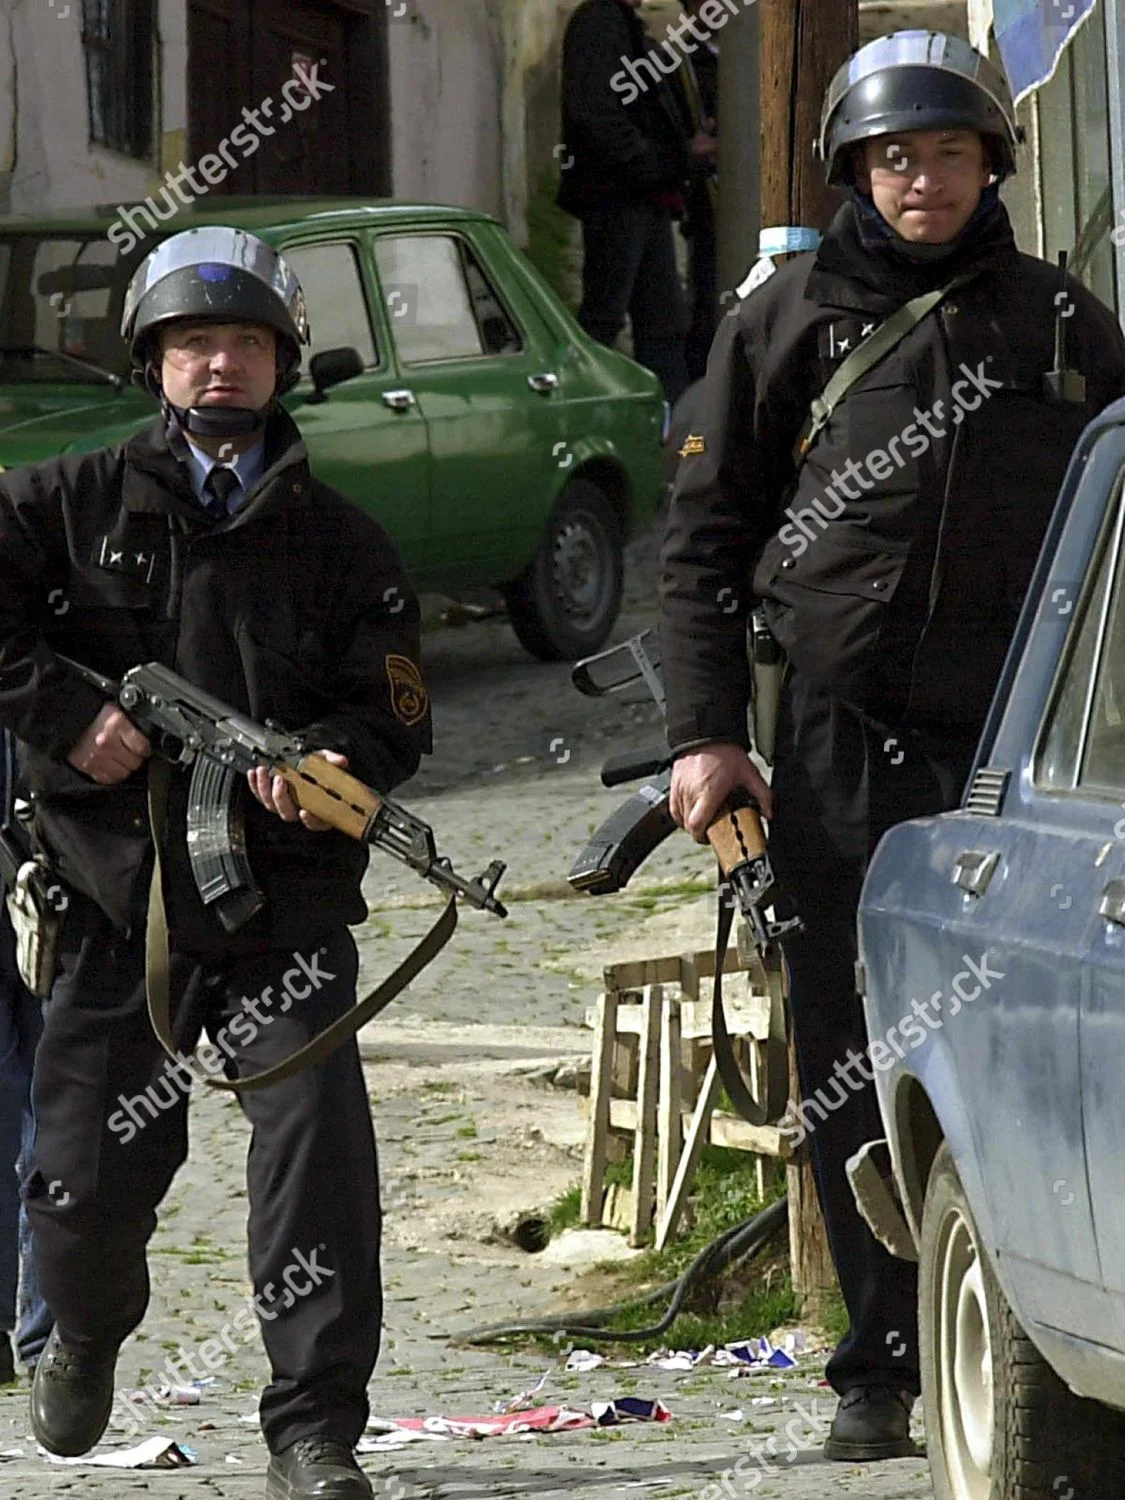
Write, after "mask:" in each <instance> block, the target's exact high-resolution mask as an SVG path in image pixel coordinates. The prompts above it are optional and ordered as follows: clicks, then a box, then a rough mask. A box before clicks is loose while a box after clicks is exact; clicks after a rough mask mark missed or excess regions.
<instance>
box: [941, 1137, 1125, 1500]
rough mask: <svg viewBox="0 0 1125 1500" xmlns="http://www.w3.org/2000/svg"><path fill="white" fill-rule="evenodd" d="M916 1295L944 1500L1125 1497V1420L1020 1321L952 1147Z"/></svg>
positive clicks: (944, 1154) (945, 1152) (945, 1156)
mask: <svg viewBox="0 0 1125 1500" xmlns="http://www.w3.org/2000/svg"><path fill="white" fill-rule="evenodd" d="M918 1290H919V1301H918V1312H919V1317H918V1325H919V1339H920V1353H921V1371H922V1404H923V1409H924V1412H925V1422H926V1448H927V1452H928V1454H929V1460H930V1471H931V1475H932V1478H933V1483H934V1495H935V1497H936V1500H1103V1497H1105V1496H1107V1495H1120V1494H1123V1493H1125V1416H1123V1415H1122V1414H1121V1413H1120V1412H1116V1411H1112V1410H1110V1409H1109V1408H1108V1407H1105V1406H1102V1405H1101V1404H1100V1403H1099V1402H1097V1401H1086V1400H1083V1399H1082V1398H1081V1397H1078V1396H1076V1395H1074V1393H1073V1392H1072V1391H1071V1390H1070V1389H1069V1388H1068V1387H1067V1386H1066V1385H1064V1383H1063V1382H1062V1381H1061V1380H1060V1379H1059V1377H1058V1376H1057V1375H1056V1374H1055V1372H1054V1370H1052V1369H1051V1367H1050V1365H1049V1364H1048V1363H1047V1362H1046V1360H1045V1359H1044V1358H1043V1357H1042V1355H1041V1354H1040V1353H1039V1351H1038V1349H1036V1347H1035V1345H1034V1344H1033V1343H1032V1342H1031V1340H1030V1339H1029V1338H1028V1336H1027V1334H1026V1333H1024V1331H1023V1329H1022V1328H1021V1327H1020V1325H1019V1323H1018V1322H1017V1321H1016V1318H1015V1315H1014V1313H1013V1312H1012V1309H1011V1308H1010V1307H1009V1306H1008V1303H1007V1301H1006V1299H1005V1297H1004V1293H1003V1292H1002V1291H1001V1289H1000V1284H999V1282H998V1281H997V1280H996V1277H995V1275H994V1273H993V1271H992V1267H991V1266H990V1264H989V1262H988V1257H987V1256H986V1255H985V1253H984V1250H983V1247H982V1246H981V1243H980V1236H979V1235H978V1233H977V1230H976V1225H975V1224H974V1222H973V1215H972V1210H971V1209H970V1207H969V1202H968V1199H967V1198H966V1196H965V1190H964V1188H963V1187H962V1186H961V1181H960V1178H959V1177H958V1175H957V1169H956V1167H955V1166H954V1164H953V1157H952V1154H951V1153H950V1150H949V1147H948V1146H947V1145H943V1146H942V1147H941V1149H940V1151H939V1152H938V1154H937V1157H936V1158H935V1160H934V1165H933V1170H932V1171H931V1173H930V1180H929V1185H928V1188H927V1190H926V1203H925V1208H924V1210H923V1215H922V1242H921V1246H920V1251H919V1268H918Z"/></svg>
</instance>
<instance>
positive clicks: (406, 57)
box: [387, 0, 504, 215]
mask: <svg viewBox="0 0 1125 1500" xmlns="http://www.w3.org/2000/svg"><path fill="white" fill-rule="evenodd" d="M404 9H405V14H404V15H402V16H401V17H397V16H395V15H394V13H393V10H392V12H391V18H390V23H389V25H388V28H387V29H388V34H389V41H390V46H389V53H390V75H391V120H392V125H393V136H394V139H393V148H392V174H393V191H394V196H395V197H396V198H412V199H417V200H419V201H421V202H425V203H454V204H463V205H465V206H466V207H470V208H481V209H485V210H486V211H487V212H488V213H493V214H497V215H503V211H504V190H503V167H502V151H501V145H500V128H501V111H502V99H501V95H502V79H503V62H502V50H503V49H502V39H501V35H500V28H499V27H498V26H496V25H494V23H493V19H492V17H491V16H490V14H489V7H488V5H487V4H486V0H409V3H407V4H406V5H405V6H404Z"/></svg>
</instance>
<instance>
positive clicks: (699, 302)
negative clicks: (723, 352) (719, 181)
mask: <svg viewBox="0 0 1125 1500" xmlns="http://www.w3.org/2000/svg"><path fill="white" fill-rule="evenodd" d="M705 191H706V187H705ZM684 235H685V238H686V239H687V246H688V290H689V293H690V297H691V322H690V324H689V326H688V333H687V346H686V354H687V375H688V380H689V382H690V383H691V384H692V385H694V384H695V382H696V381H697V380H702V379H703V377H704V375H706V373H707V357H708V355H709V354H710V353H711V345H712V344H713V343H714V341H715V330H716V328H717V327H718V326H719V242H718V240H717V238H716V236H715V215H714V210H713V209H712V208H711V205H710V201H709V199H703V201H701V202H699V203H698V204H696V203H693V205H692V210H691V218H690V224H689V225H688V226H687V227H685V229H684Z"/></svg>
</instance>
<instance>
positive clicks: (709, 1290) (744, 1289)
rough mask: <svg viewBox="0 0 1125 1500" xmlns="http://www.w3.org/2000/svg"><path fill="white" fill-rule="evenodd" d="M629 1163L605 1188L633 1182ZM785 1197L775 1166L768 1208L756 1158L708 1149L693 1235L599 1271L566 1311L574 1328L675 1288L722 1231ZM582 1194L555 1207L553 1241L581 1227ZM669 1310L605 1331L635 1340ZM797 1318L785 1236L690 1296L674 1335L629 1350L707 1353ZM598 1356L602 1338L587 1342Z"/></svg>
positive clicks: (615, 1166)
mask: <svg viewBox="0 0 1125 1500" xmlns="http://www.w3.org/2000/svg"><path fill="white" fill-rule="evenodd" d="M632 1175H633V1164H632V1162H631V1161H630V1160H626V1161H621V1162H613V1163H610V1165H609V1166H607V1168H606V1182H607V1184H611V1183H615V1182H617V1183H625V1184H628V1183H630V1182H631V1181H632ZM784 1192H785V1168H784V1165H783V1164H782V1163H780V1162H779V1163H777V1164H776V1165H775V1166H774V1170H773V1171H772V1172H771V1173H770V1174H769V1175H768V1176H767V1179H766V1195H765V1198H764V1200H763V1199H760V1198H759V1196H758V1189H757V1172H756V1170H755V1164H754V1160H753V1158H752V1157H750V1156H749V1155H747V1153H745V1152H742V1151H731V1150H728V1149H726V1148H725V1147H721V1146H706V1147H705V1148H704V1151H703V1155H702V1158H701V1160H700V1163H699V1167H698V1168H697V1170H696V1175H695V1182H694V1184H693V1188H692V1193H691V1198H690V1205H691V1211H692V1221H691V1227H690V1229H689V1231H688V1232H687V1233H686V1234H685V1235H683V1237H682V1238H680V1239H678V1240H676V1241H674V1242H673V1243H672V1244H671V1245H668V1246H667V1247H666V1248H665V1249H663V1250H660V1251H655V1250H648V1251H646V1252H645V1253H644V1254H642V1255H639V1256H637V1257H635V1258H634V1259H633V1260H630V1261H626V1262H624V1263H619V1262H613V1263H608V1264H605V1265H602V1266H599V1267H597V1268H595V1271H594V1272H593V1273H592V1275H591V1276H590V1277H589V1278H588V1281H589V1290H588V1292H587V1291H586V1290H584V1289H583V1288H582V1287H581V1286H579V1288H577V1295H578V1296H579V1297H580V1298H581V1301H580V1302H579V1303H577V1304H576V1305H575V1306H573V1307H571V1308H570V1309H568V1315H569V1316H570V1317H571V1318H572V1319H573V1320H574V1321H580V1319H579V1317H578V1313H579V1311H580V1310H581V1308H583V1307H594V1306H607V1305H610V1304H613V1303H617V1302H625V1301H627V1300H628V1299H629V1298H630V1297H632V1296H636V1295H638V1294H639V1293H643V1292H644V1291H647V1290H649V1289H650V1288H654V1287H657V1286H661V1285H663V1284H664V1283H665V1282H669V1281H674V1280H675V1279H676V1278H677V1277H678V1276H680V1275H682V1274H683V1272H684V1271H685V1270H686V1269H687V1268H688V1266H689V1265H690V1264H691V1262H692V1261H693V1260H694V1259H695V1258H696V1256H697V1255H698V1254H699V1252H700V1251H701V1250H703V1249H704V1248H705V1247H706V1246H707V1245H709V1244H711V1242H712V1241H713V1240H715V1239H717V1238H718V1237H719V1235H720V1234H722V1233H723V1231H724V1230H726V1229H729V1228H731V1227H732V1226H733V1225H735V1224H739V1223H742V1222H744V1221H745V1220H748V1219H751V1218H753V1217H754V1215H755V1214H757V1213H760V1212H761V1210H762V1209H763V1208H765V1207H767V1206H768V1205H769V1204H770V1203H773V1202H775V1201H776V1200H777V1199H778V1198H780V1197H781V1196H782V1195H783V1194H784ZM580 1206H581V1189H580V1188H579V1187H577V1186H576V1187H573V1188H571V1189H570V1190H569V1192H567V1193H564V1194H563V1196H562V1197H561V1198H559V1199H558V1200H557V1201H556V1202H555V1204H554V1205H553V1206H552V1208H551V1210H550V1212H549V1213H548V1216H547V1222H548V1224H549V1226H550V1230H551V1234H552V1235H556V1234H561V1233H562V1231H563V1230H564V1229H569V1228H571V1227H573V1226H574V1225H576V1224H577V1223H578V1216H579V1212H580ZM666 1306H667V1303H664V1304H660V1303H657V1304H653V1305H650V1306H646V1307H637V1308H631V1309H629V1310H628V1311H627V1312H624V1313H621V1314H619V1315H618V1316H617V1317H616V1318H615V1319H614V1320H613V1321H612V1322H611V1323H609V1324H607V1325H606V1326H607V1328H609V1329H610V1330H612V1331H614V1332H621V1333H624V1332H632V1331H634V1330H637V1329H641V1328H647V1327H650V1326H651V1325H653V1324H655V1323H658V1322H659V1321H660V1319H661V1318H662V1317H663V1315H664V1309H665V1307H666ZM797 1314H798V1301H797V1298H796V1296H795V1294H794V1291H793V1285H792V1281H791V1279H790V1275H789V1262H788V1247H787V1245H786V1244H785V1241H784V1236H783V1235H781V1234H779V1235H778V1236H777V1238H776V1239H775V1242H774V1246H773V1247H771V1250H770V1251H767V1252H766V1253H765V1254H764V1255H762V1256H760V1257H758V1258H757V1259H755V1260H754V1261H752V1262H750V1263H749V1264H748V1265H744V1266H741V1267H736V1268H735V1269H734V1270H733V1271H730V1270H728V1271H726V1272H724V1273H723V1274H722V1275H721V1276H720V1277H718V1278H716V1279H715V1280H713V1281H711V1282H708V1283H702V1284H701V1285H699V1286H698V1287H696V1288H695V1289H693V1290H692V1291H691V1292H690V1293H689V1296H688V1300H687V1303H686V1305H685V1311H684V1312H683V1313H681V1314H680V1316H679V1317H678V1318H677V1319H676V1321H675V1322H674V1323H673V1324H672V1326H671V1328H669V1329H667V1330H666V1331H665V1332H664V1333H663V1334H661V1335H659V1336H657V1337H656V1338H650V1339H647V1340H643V1341H640V1342H638V1343H635V1344H632V1343H631V1344H629V1345H627V1346H613V1347H626V1348H628V1349H631V1350H638V1351H641V1352H648V1351H650V1350H652V1349H656V1348H660V1347H664V1346H667V1345H669V1344H672V1345H675V1346H676V1347H679V1348H703V1347H704V1346H705V1345H707V1344H729V1343H733V1342H734V1341H735V1340H736V1339H743V1338H749V1337H751V1336H752V1335H755V1334H763V1333H768V1332H769V1331H770V1329H773V1328H777V1327H779V1326H781V1325H782V1324H784V1323H787V1322H791V1321H793V1320H794V1319H795V1318H796V1317H797ZM581 1341H582V1342H589V1343H591V1344H592V1345H593V1346H594V1347H595V1348H597V1347H600V1348H602V1349H603V1350H605V1349H607V1348H609V1347H610V1346H609V1345H608V1344H607V1343H601V1344H600V1345H599V1341H598V1340H597V1339H596V1338H593V1337H591V1338H590V1339H589V1340H587V1339H586V1338H585V1336H583V1339H582V1340H581ZM536 1342H538V1343H539V1345H540V1347H542V1348H544V1349H546V1350H551V1351H555V1352H557V1349H558V1345H557V1343H556V1342H554V1341H553V1340H549V1339H543V1340H542V1341H536Z"/></svg>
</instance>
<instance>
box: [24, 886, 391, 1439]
mask: <svg viewBox="0 0 1125 1500" xmlns="http://www.w3.org/2000/svg"><path fill="white" fill-rule="evenodd" d="M138 925H139V930H135V931H134V935H133V936H132V938H131V939H126V938H125V937H123V936H122V935H121V934H120V933H118V932H117V931H116V930H115V929H114V928H113V927H112V926H111V925H110V923H109V922H108V921H107V919H106V918H105V916H104V915H103V914H102V912H101V911H100V910H99V908H97V907H96V906H95V905H94V904H93V903H92V902H90V901H87V900H86V899H85V898H84V897H81V896H78V895H74V896H72V897H71V903H70V906H69V908H68V910H67V914H66V921H65V926H64V928H63V934H62V943H61V947H62V952H61V957H60V963H59V971H58V974H57V977H56V980H55V985H54V988H53V991H52V995H51V1001H50V1004H49V1006H48V1008H47V1012H46V1025H45V1028H44V1033H43V1039H42V1041H41V1043H40V1046H39V1054H38V1057H37V1060H36V1068H35V1082H34V1098H35V1109H36V1115H37V1120H38V1140H37V1144H36V1169H35V1171H34V1173H33V1174H32V1176H31V1179H30V1181H29V1183H28V1194H27V1196H28V1206H29V1209H30V1212H31V1216H32V1227H33V1230H34V1236H35V1255H36V1260H37V1263H38V1267H39V1276H40V1283H41V1285H42V1288H43V1292H44V1295H45V1296H46V1298H47V1301H48V1303H49V1304H50V1306H51V1308H52V1309H53V1311H54V1313H55V1316H56V1318H57V1320H58V1325H59V1332H60V1334H61V1336H62V1338H63V1340H64V1342H65V1343H67V1344H69V1345H73V1346H78V1347H91V1348H97V1347H100V1346H112V1345H116V1344H118V1343H119V1342H120V1341H121V1340H123V1339H124V1338H125V1337H126V1335H128V1334H129V1333H130V1332H131V1331H132V1330H133V1329H134V1328H136V1327H137V1325H138V1324H139V1323H140V1321H141V1319H142V1318H143V1316H144V1313H145V1308H146V1306H147V1304H148V1298H149V1278H148V1268H147V1265H146V1260H145V1249H146V1246H147V1244H148V1240H149V1238H150V1236H151V1235H152V1232H153V1230H154V1228H155V1227H156V1207H157V1205H158V1204H159V1203H160V1201H161V1199H162V1198H163V1197H164V1195H165V1193H166V1192H167V1191H168V1187H169V1185H170V1184H171V1182H172V1178H173V1176H174V1174H175V1172H176V1169H177V1168H178V1167H179V1166H180V1164H181V1163H182V1162H183V1161H184V1159H185V1157H186V1156H187V1148H188V1136H187V1099H186V1097H185V1096H184V1094H183V1093H182V1092H181V1091H180V1090H178V1089H177V1088H176V1087H175V1086H174V1083H173V1080H172V1079H171V1078H170V1077H169V1076H168V1074H167V1072H166V1069H165V1066H164V1064H165V1056H164V1053H163V1051H162V1050H161V1047H160V1044H159V1042H158V1041H157V1040H156V1037H155V1036H154V1035H153V1032H152V1029H151V1027H150V1025H149V1021H148V1016H147V1012H146V1005H145V985H144V923H143V922H142V923H140V924H138ZM300 952H301V953H303V954H304V955H305V956H306V958H308V959H309V961H310V964H311V963H312V960H313V958H314V956H315V958H316V963H317V965H318V966H319V970H320V973H321V975H322V976H325V977H324V982H323V983H322V984H321V985H320V987H319V988H314V989H312V992H311V993H310V994H308V995H307V997H305V998H303V999H293V1000H292V1002H291V1004H290V1005H289V1007H288V1008H287V1009H286V1008H284V1002H283V1001H281V1000H279V998H278V997H279V996H280V994H281V993H282V990H281V978H282V975H283V974H285V973H286V972H287V971H289V970H291V969H292V968H293V966H294V962H295V955H294V954H293V953H292V952H288V951H285V950H281V951H277V952H270V953H266V954H264V955H260V956H257V957H254V958H247V959H236V960H230V959H227V960H224V961H222V962H221V963H219V962H217V961H210V962H209V961H200V960H199V959H197V958H193V957H191V956H189V955H186V954H181V953H175V952H173V954H172V963H171V979H172V995H173V997H176V996H179V997H180V998H179V1001H178V1004H177V1006H176V1012H175V1030H176V1039H177V1045H178V1047H179V1051H180V1052H181V1054H185V1055H189V1054H190V1053H191V1052H192V1050H193V1048H194V1047H195V1045H196V1043H197V1041H198V1039H199V1034H200V1028H201V1026H203V1025H206V1027H207V1032H208V1036H209V1037H210V1038H211V1040H212V1041H215V1039H216V1038H217V1037H218V1036H220V1035H221V1036H224V1037H225V1038H227V1039H228V1044H229V1046H230V1047H231V1049H232V1050H233V1052H234V1062H233V1063H232V1064H229V1065H228V1071H229V1072H230V1073H232V1074H234V1073H237V1074H242V1075H245V1074H248V1073H254V1072H259V1071H261V1070H262V1069H264V1068H267V1067H270V1066H272V1065H273V1064H274V1063H277V1062H279V1061H281V1060H282V1059H283V1058H285V1057H288V1056H289V1055H291V1054H292V1053H293V1052H295V1051H296V1050H297V1049H298V1048H299V1047H301V1046H303V1045H304V1043H305V1042H307V1041H308V1040H309V1039H310V1038H311V1037H312V1036H313V1035H314V1034H316V1033H317V1032H320V1031H322V1030H323V1029H324V1027H326V1026H327V1025H329V1024H330V1023H331V1022H332V1021H334V1020H335V1019H336V1018H337V1017H338V1016H340V1015H341V1014H343V1012H344V1011H346V1010H348V1009H349V1008H350V1007H351V1006H352V1004H353V1003H354V1001H355V981H356V971H357V957H356V949H355V944H354V942H353V941H352V938H351V935H350V933H349V932H348V931H347V930H346V929H339V930H336V931H332V932H329V933H326V934H325V935H324V936H323V937H322V939H321V942H320V944H319V946H318V947H316V948H315V949H312V948H302V949H301V950H300ZM327 976H331V978H330V979H329V978H328V977H327ZM270 986H272V987H273V991H272V996H271V997H269V998H268V1000H263V1001H262V1003H261V1005H260V1006H259V1013H260V1015H261V1016H262V1017H263V1018H269V1019H268V1021H267V1022H266V1024H263V1025H261V1026H258V1027H256V1028H254V1030H255V1031H256V1034H255V1035H253V1039H252V1040H246V1039H245V1034H246V1028H245V1027H244V1026H243V1025H242V1024H241V1023H240V1025H239V1028H238V1029H237V1031H236V1032H234V1033H232V1032H231V1031H230V1030H228V1029H227V1027H228V1023H229V1021H230V1018H231V1017H232V1016H235V1015H237V1014H238V1013H240V1012H241V1011H243V1010H244V997H245V998H247V999H249V1000H252V1001H253V1000H256V999H258V997H262V996H264V995H265V992H266V990H267V988H268V987H270ZM150 1087H152V1088H153V1095H152V1096H150V1097H151V1098H160V1099H162V1100H163V1101H164V1102H165V1103H166V1104H167V1106H168V1107H166V1108H163V1109H160V1111H159V1112H158V1113H156V1115H155V1118H150V1115H151V1114H152V1111H151V1110H150V1109H149V1108H148V1107H147V1106H146V1105H145V1104H144V1103H135V1104H134V1108H133V1110H132V1111H131V1112H130V1111H127V1110H126V1104H127V1101H130V1100H133V1101H137V1100H139V1098H140V1096H142V1095H144V1094H145V1091H146V1090H147V1089H149V1088H150ZM241 1104H242V1108H243V1110H244V1112H245V1114H246V1116H247V1118H248V1119H249V1121H250V1124H251V1126H252V1127H253V1133H252V1136H251V1141H250V1151H249V1157H248V1162H247V1188H248V1195H249V1201H250V1217H249V1238H250V1276H251V1280H252V1282H253V1286H254V1292H255V1295H256V1298H257V1299H258V1307H259V1309H260V1312H261V1320H262V1338H263V1342H264V1343H265V1347H266V1352H267V1354H268V1356H269V1361H270V1367H271V1373H272V1379H271V1382H270V1384H269V1386H268V1387H267V1388H266V1390H265V1392H264V1393H263V1396H262V1402H261V1420H262V1428H263V1432H264V1434H265V1438H266V1442H267V1444H268V1446H269V1448H270V1450H271V1452H274V1453H280V1452H282V1451H284V1449H286V1448H288V1447H289V1446H291V1445H292V1444H293V1443H294V1442H296V1441H297V1440H298V1439H299V1438H303V1437H309V1436H313V1435H324V1436H330V1437H333V1438H335V1439H336V1440H338V1441H340V1442H344V1443H348V1444H350V1445H353V1446H354V1445H355V1443H356V1442H357V1441H358V1439H359V1437H360V1434H361V1433H362V1432H363V1429H364V1426H365V1424H366V1421H367V1416H368V1405H367V1382H368V1380H369V1379H370V1377H371V1372H372V1370H373V1368H374V1365H375V1359H376V1355H377V1353H378V1348H379V1335H380V1328H381V1322H382V1285H381V1278H380V1269H379V1249H380V1231H381V1219H380V1210H379V1185H378V1173H377V1166H376V1157H375V1138H374V1133H373V1130H372V1125H371V1114H370V1109H369V1107H368V1102H367V1090H366V1088H365V1085H364V1081H363V1074H362V1071H361V1069H360V1063H359V1053H358V1049H357V1046H356V1043H355V1042H354V1041H352V1042H351V1043H350V1044H348V1045H346V1046H344V1047H341V1048H340V1049H339V1050H338V1051H337V1052H335V1053H334V1054H333V1055H332V1056H331V1057H329V1058H328V1059H327V1060H326V1061H325V1062H323V1063H321V1064H320V1065H319V1066H317V1067H314V1068H308V1069H305V1070H304V1071H302V1072H299V1073H297V1074H295V1075H294V1076H293V1077H291V1078H288V1079H284V1080H282V1081H281V1082H280V1083H275V1084H271V1085H270V1086H269V1087H268V1088H264V1089H262V1090H260V1091H257V1092H252V1093H247V1094H243V1095H242V1096H241ZM138 1118H139V1120H140V1121H141V1126H140V1127H139V1128H138V1129H137V1130H136V1133H135V1135H134V1137H133V1138H132V1139H128V1131H127V1129H126V1128H125V1124H126V1122H128V1123H130V1124H131V1123H132V1122H133V1120H134V1119H138ZM52 1184H54V1185H55V1190H54V1191H53V1192H52V1191H51V1185H52ZM301 1257H304V1259H305V1260H306V1262H309V1261H314V1262H315V1264H316V1265H317V1266H318V1267H320V1268H323V1278H322V1280H321V1284H320V1285H315V1286H310V1287H309V1290H308V1292H307V1294H302V1295H299V1296H297V1297H296V1298H295V1299H294V1298H293V1297H292V1296H290V1297H289V1299H288V1300H289V1301H290V1303H291V1305H290V1306H289V1307H288V1308H285V1307H284V1306H283V1305H282V1304H283V1303H284V1301H285V1300H286V1297H285V1282H284V1281H283V1273H284V1272H285V1271H286V1270H287V1269H289V1268H290V1267H295V1268H296V1267H298V1266H299V1264H300V1258H301ZM311 1280H312V1278H311V1277H309V1276H308V1275H307V1274H306V1273H304V1272H302V1273H301V1274H300V1275H299V1276H295V1277H294V1289H296V1287H298V1286H300V1285H301V1284H304V1283H308V1282H310V1281H311ZM271 1285H272V1287H273V1291H272V1292H271V1291H270V1287H271ZM205 1290H206V1289H205V1287H204V1286H203V1284H202V1282H201V1284H200V1288H199V1292H200V1301H199V1307H200V1309H201V1310H202V1312H203V1313H205V1314H207V1316H213V1313H212V1312H211V1311H210V1309H211V1301H210V1298H209V1297H207V1296H205V1295H204V1293H205ZM219 1331H220V1329H219V1327H218V1326H216V1328H215V1330H214V1332H215V1335H216V1336H217V1335H218V1334H219Z"/></svg>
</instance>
